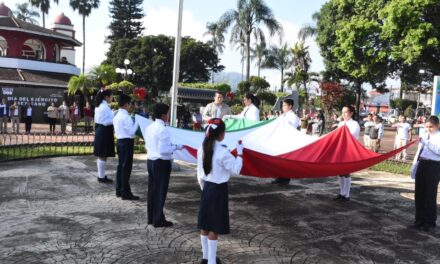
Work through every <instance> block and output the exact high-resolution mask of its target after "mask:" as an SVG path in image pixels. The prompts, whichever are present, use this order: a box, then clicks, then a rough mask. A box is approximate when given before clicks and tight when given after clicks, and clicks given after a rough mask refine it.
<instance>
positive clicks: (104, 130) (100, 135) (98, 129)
mask: <svg viewBox="0 0 440 264" xmlns="http://www.w3.org/2000/svg"><path fill="white" fill-rule="evenodd" d="M93 155H95V156H97V157H114V156H115V140H114V138H113V125H110V126H103V125H100V124H96V126H95V141H94V142H93Z"/></svg>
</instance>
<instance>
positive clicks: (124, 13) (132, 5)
mask: <svg viewBox="0 0 440 264" xmlns="http://www.w3.org/2000/svg"><path fill="white" fill-rule="evenodd" d="M143 2H144V1H143V0H111V1H110V3H109V11H110V17H111V18H112V22H111V23H110V26H109V29H110V35H109V36H108V37H107V40H108V41H109V42H113V41H115V40H118V39H135V38H138V37H139V36H141V34H142V31H143V30H144V27H143V26H142V18H144V16H145V15H144V12H143V8H142V4H143Z"/></svg>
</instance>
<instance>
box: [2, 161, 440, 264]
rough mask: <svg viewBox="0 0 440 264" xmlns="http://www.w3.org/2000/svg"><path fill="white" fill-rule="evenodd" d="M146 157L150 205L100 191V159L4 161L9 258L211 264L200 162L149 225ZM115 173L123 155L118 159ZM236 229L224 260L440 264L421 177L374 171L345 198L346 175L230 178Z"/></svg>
mask: <svg viewBox="0 0 440 264" xmlns="http://www.w3.org/2000/svg"><path fill="white" fill-rule="evenodd" d="M143 159H144V157H142V156H140V157H138V158H137V159H135V164H134V168H133V175H132V180H131V183H132V189H133V192H134V193H135V194H137V195H140V197H141V200H140V201H122V200H120V199H119V198H116V197H115V194H114V187H113V186H112V185H106V184H99V183H97V181H96V178H95V174H96V172H95V169H96V163H95V158H93V157H65V158H51V159H38V160H30V161H26V162H24V161H17V162H7V163H0V263H1V264H3V263H5V264H9V263H69V264H70V263H187V264H189V263H200V258H201V252H200V238H199V235H198V230H197V229H196V224H197V223H196V221H197V211H198V205H199V198H200V190H199V187H198V184H197V180H196V176H195V169H194V167H193V166H192V165H188V164H184V163H179V164H178V165H179V167H180V171H176V172H173V174H172V178H171V182H170V188H169V193H168V200H167V203H166V207H165V208H166V212H165V213H166V215H167V218H168V219H169V220H171V221H173V222H174V223H175V225H174V226H173V227H172V228H159V229H155V228H153V227H152V226H148V225H147V223H146V195H147V192H146V190H147V186H148V185H147V184H148V179H147V174H146V162H145V160H143ZM108 165H109V166H108V171H107V174H108V175H114V174H115V169H116V160H115V159H110V160H109V162H108ZM229 186H230V215H231V231H232V233H231V234H230V235H227V236H220V242H219V247H218V249H219V252H218V255H219V257H220V258H221V259H222V260H223V261H224V263H258V264H260V263H261V264H263V263H264V264H266V263H438V259H440V247H439V246H438V245H439V242H440V231H436V232H434V233H430V234H428V233H424V232H417V231H413V230H410V229H408V228H407V227H406V226H407V225H408V224H410V223H411V222H412V220H413V212H414V202H413V197H414V192H413V182H412V181H411V180H410V179H409V177H407V176H402V175H400V176H399V175H392V174H388V173H380V172H371V171H362V172H358V173H356V174H355V175H354V177H353V188H352V201H350V202H349V203H344V204H341V203H336V202H334V201H332V199H331V198H333V197H334V196H335V194H336V193H337V190H338V184H337V179H335V178H325V179H303V180H293V181H291V183H290V185H289V186H282V187H280V186H274V185H272V184H270V183H269V180H267V179H256V178H251V177H237V178H233V179H232V180H231V182H230V185H229Z"/></svg>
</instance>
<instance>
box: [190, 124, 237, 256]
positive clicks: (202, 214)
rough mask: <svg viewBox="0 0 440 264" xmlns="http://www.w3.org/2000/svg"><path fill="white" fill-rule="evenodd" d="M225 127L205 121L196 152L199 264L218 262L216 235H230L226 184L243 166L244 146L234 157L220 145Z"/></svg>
mask: <svg viewBox="0 0 440 264" xmlns="http://www.w3.org/2000/svg"><path fill="white" fill-rule="evenodd" d="M224 138H225V124H224V123H223V121H222V120H221V119H219V118H214V119H211V120H209V121H208V126H207V128H206V136H205V139H204V140H203V145H202V147H201V148H200V149H199V150H198V151H197V179H198V181H199V184H200V188H201V189H202V195H201V199H200V209H199V215H198V221H197V226H198V228H199V229H201V234H200V238H201V244H202V252H203V257H202V261H201V263H210V264H211V263H220V261H219V260H218V258H217V257H216V255H217V240H218V235H219V234H229V232H230V227H229V205H228V181H229V178H230V177H231V176H238V175H239V174H240V171H241V167H242V165H243V160H242V155H243V145H242V144H239V145H237V158H235V157H234V156H233V155H232V154H231V153H230V152H229V150H228V149H227V148H226V146H224V145H222V144H221V143H220V142H221V141H222V140H223V139H224Z"/></svg>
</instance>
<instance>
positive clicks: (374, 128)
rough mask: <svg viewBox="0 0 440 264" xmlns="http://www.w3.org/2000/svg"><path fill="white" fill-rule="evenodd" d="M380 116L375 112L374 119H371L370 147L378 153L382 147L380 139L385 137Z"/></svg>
mask: <svg viewBox="0 0 440 264" xmlns="http://www.w3.org/2000/svg"><path fill="white" fill-rule="evenodd" d="M379 119H380V117H379V116H378V115H377V114H376V113H374V114H373V121H371V124H370V128H369V137H370V138H369V139H368V144H369V145H368V148H369V149H370V150H372V151H374V152H376V153H378V152H379V149H380V141H381V139H382V137H383V124H382V122H380V120H379Z"/></svg>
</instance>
